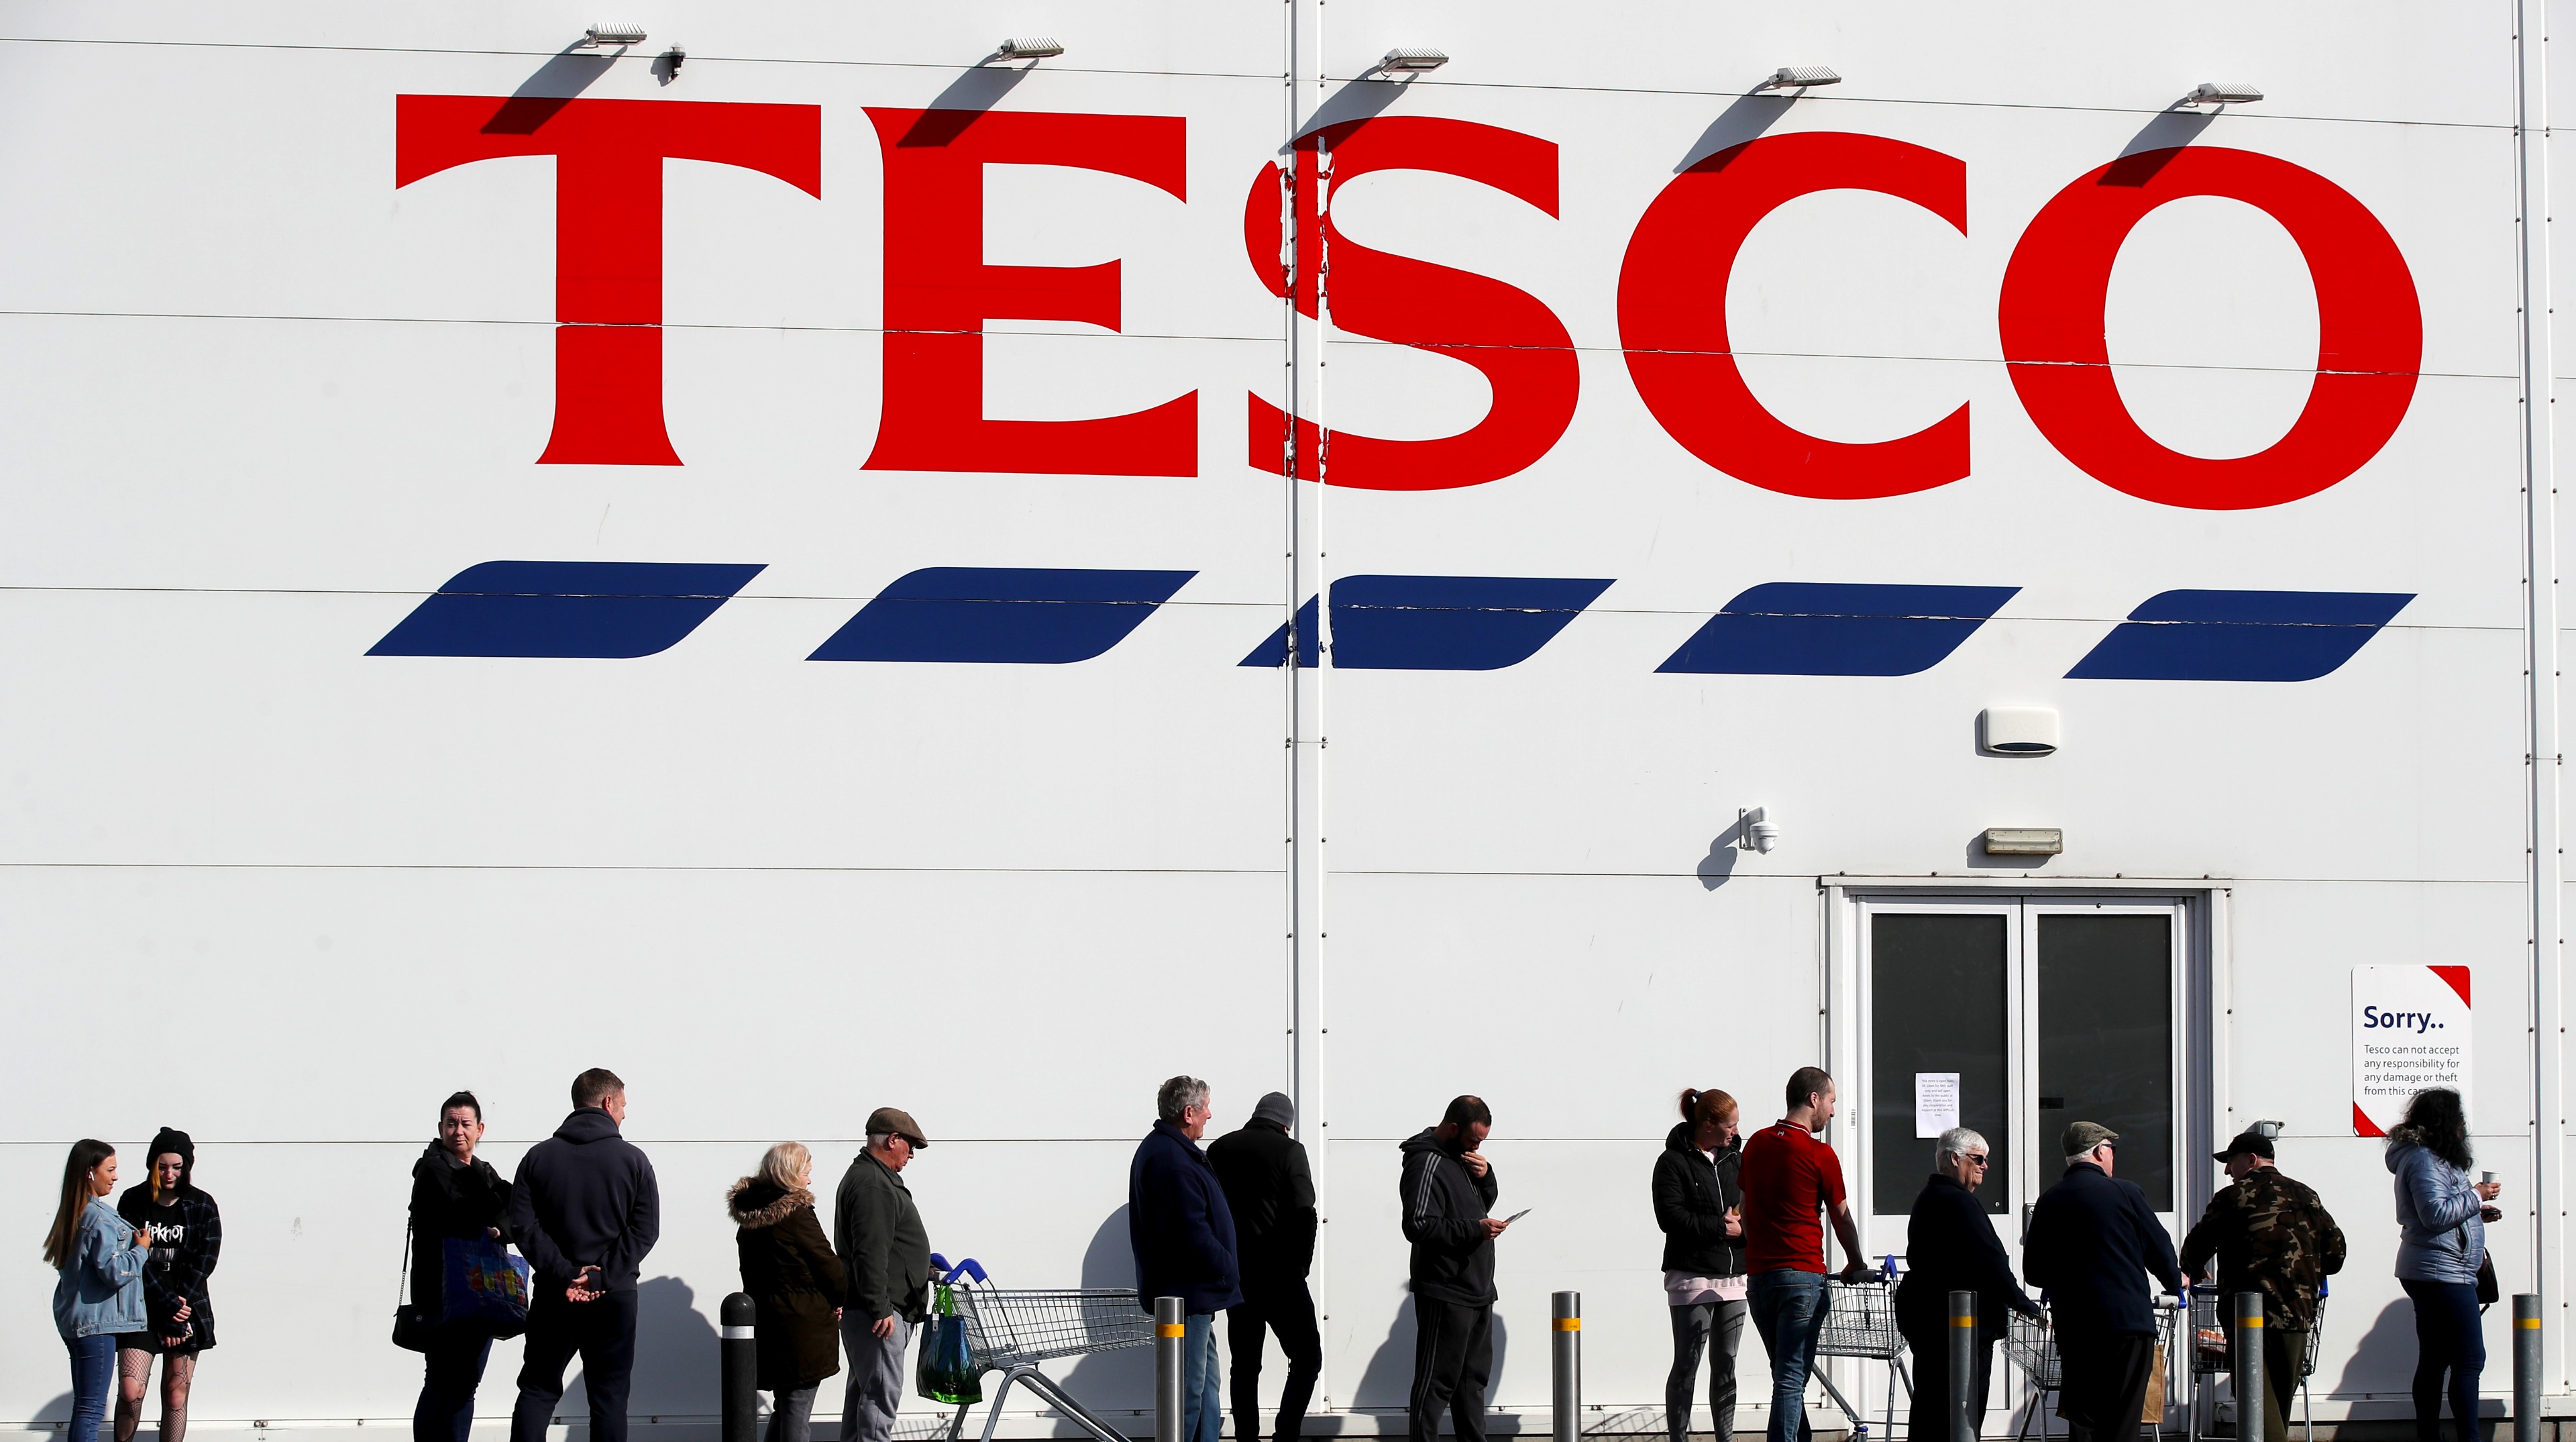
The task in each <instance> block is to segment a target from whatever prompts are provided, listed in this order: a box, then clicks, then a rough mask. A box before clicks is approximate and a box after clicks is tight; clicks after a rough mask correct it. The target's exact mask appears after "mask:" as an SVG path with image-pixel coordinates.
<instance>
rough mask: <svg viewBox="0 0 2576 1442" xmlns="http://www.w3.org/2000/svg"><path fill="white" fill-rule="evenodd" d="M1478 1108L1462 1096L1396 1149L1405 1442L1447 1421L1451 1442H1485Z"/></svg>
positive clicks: (1428, 1439)
mask: <svg viewBox="0 0 2576 1442" xmlns="http://www.w3.org/2000/svg"><path fill="white" fill-rule="evenodd" d="M1493 1126H1494V1114H1493V1113H1492V1112H1491V1111H1490V1110H1488V1109H1487V1108H1486V1106H1485V1103H1484V1102H1483V1101H1482V1100H1481V1099H1479V1098H1477V1097H1472V1096H1462V1097H1459V1098H1458V1099H1457V1100H1455V1101H1452V1102H1451V1103H1449V1110H1448V1112H1447V1114H1446V1115H1444V1116H1443V1117H1442V1118H1441V1121H1440V1125H1438V1126H1436V1127H1432V1128H1429V1129H1428V1130H1425V1131H1423V1132H1421V1133H1418V1134H1417V1135H1415V1136H1413V1137H1411V1138H1409V1139H1408V1140H1406V1141H1405V1143H1404V1144H1403V1148H1402V1150H1403V1153H1404V1175H1403V1180H1402V1181H1401V1183H1400V1186H1401V1188H1402V1193H1403V1199H1404V1239H1405V1240H1406V1241H1408V1242H1411V1243H1412V1244H1413V1265H1412V1280H1413V1323H1414V1334H1413V1394H1412V1397H1411V1399H1410V1401H1409V1404H1408V1411H1409V1413H1410V1417H1409V1427H1408V1431H1409V1434H1410V1436H1411V1439H1412V1442H1439V1438H1440V1414H1441V1413H1442V1412H1443V1411H1446V1412H1448V1413H1449V1415H1450V1418H1451V1421H1452V1422H1453V1424H1454V1430H1455V1431H1456V1433H1457V1435H1458V1439H1459V1442H1485V1389H1486V1386H1487V1384H1488V1382H1489V1381H1490V1380H1491V1379H1492V1376H1493V1371H1494V1238H1496V1237H1499V1236H1501V1235H1502V1234H1503V1228H1504V1227H1505V1226H1508V1225H1509V1223H1507V1222H1503V1221H1501V1220H1499V1219H1496V1218H1493V1217H1488V1216H1487V1215H1485V1214H1486V1212H1487V1211H1488V1210H1489V1209H1491V1208H1492V1206H1493V1204H1494V1197H1495V1196H1496V1195H1497V1187H1496V1184H1495V1181H1494V1169H1493V1167H1492V1166H1491V1165H1490V1164H1488V1163H1487V1162H1486V1160H1485V1158H1484V1155H1483V1154H1482V1153H1481V1152H1479V1151H1478V1150H1477V1148H1478V1147H1480V1146H1482V1145H1484V1141H1485V1137H1486V1135H1487V1134H1488V1133H1490V1132H1491V1131H1492V1130H1493Z"/></svg>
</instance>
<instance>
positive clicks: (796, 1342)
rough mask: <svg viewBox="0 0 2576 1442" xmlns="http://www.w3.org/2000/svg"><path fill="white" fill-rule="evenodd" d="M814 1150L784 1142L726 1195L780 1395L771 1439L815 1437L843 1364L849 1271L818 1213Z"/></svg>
mask: <svg viewBox="0 0 2576 1442" xmlns="http://www.w3.org/2000/svg"><path fill="white" fill-rule="evenodd" d="M813 1180H814V1156H813V1153H811V1152H808V1151H807V1150H805V1148H804V1147H803V1146H801V1145H799V1144H797V1143H795V1142H780V1143H779V1144H778V1145H776V1146H774V1147H771V1148H770V1149H769V1154H768V1155H767V1156H765V1157H763V1158H761V1161H760V1175H758V1176H756V1177H745V1178H743V1179H742V1180H741V1181H738V1182H736V1183H734V1184H733V1189H732V1190H731V1191H729V1192H727V1193H726V1194H725V1203H726V1209H727V1210H729V1211H730V1212H732V1213H733V1220H734V1225H735V1227H736V1228H738V1230H737V1231H736V1232H735V1233H734V1246H735V1247H736V1248H737V1249H738V1250H739V1251H740V1253H741V1255H742V1289H743V1290H744V1291H745V1292H748V1293H750V1294H751V1300H752V1303H753V1305H754V1306H755V1307H756V1308H757V1311H756V1313H755V1316H754V1326H755V1327H756V1328H757V1331H756V1332H755V1333H754V1334H753V1335H754V1340H755V1345H756V1346H757V1348H758V1355H759V1367H758V1373H759V1385H760V1389H761V1390H762V1391H764V1392H769V1393H773V1394H775V1395H774V1397H773V1399H772V1405H771V1407H770V1413H769V1442H810V1439H811V1437H812V1435H813V1422H812V1418H813V1414H814V1392H815V1389H816V1388H817V1387H819V1386H821V1385H822V1382H823V1379H824V1378H826V1377H829V1376H831V1375H832V1374H833V1373H835V1372H838V1371H840V1370H841V1330H840V1316H841V1298H842V1297H843V1295H844V1294H846V1293H847V1292H848V1290H849V1285H850V1282H849V1274H848V1273H847V1272H845V1271H844V1270H843V1269H842V1267H841V1259H840V1258H839V1257H837V1256H835V1255H833V1252H832V1244H831V1242H830V1241H828V1240H826V1239H825V1238H824V1236H823V1224H822V1223H821V1222H819V1221H817V1220H815V1217H814V1193H813V1191H812V1189H811V1188H812V1185H813Z"/></svg>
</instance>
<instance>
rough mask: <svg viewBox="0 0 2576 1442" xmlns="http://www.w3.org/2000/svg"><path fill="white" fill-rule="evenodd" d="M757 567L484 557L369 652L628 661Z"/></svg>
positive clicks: (662, 644)
mask: <svg viewBox="0 0 2576 1442" xmlns="http://www.w3.org/2000/svg"><path fill="white" fill-rule="evenodd" d="M762 569H763V567H760V566H755V565H709V564H683V563H669V562H652V561H485V562H483V563H482V564H480V565H475V566H468V567H466V568H465V569H464V570H462V571H459V572H457V573H456V574H455V575H454V576H452V577H450V578H448V581H447V584H445V585H443V586H441V587H439V588H438V590H437V592H436V593H435V594H433V595H432V596H430V597H429V599H427V600H425V601H423V602H421V603H420V604H419V605H417V606H415V607H413V608H412V611H411V614H410V615H408V616H405V617H403V618H402V621H401V622H400V623H399V624H397V625H396V626H395V627H394V628H393V629H392V630H390V631H388V632H386V633H385V637H384V639H383V640H381V641H378V642H377V643H376V644H375V645H374V646H373V647H372V648H371V649H369V650H368V652H367V654H368V655H370V656H527V657H549V658H557V659H563V658H585V659H592V660H632V659H634V658H635V657H638V656H650V655H653V654H654V653H656V652H659V651H667V650H669V649H671V647H673V646H675V645H678V644H679V643H680V641H681V639H682V638H683V637H685V636H687V635H688V634H689V633H690V632H691V631H694V630H696V629H697V628H698V626H699V624H700V623H702V622H704V621H705V620H706V619H707V618H708V617H709V616H712V615H714V614H715V613H716V608H717V607H719V606H721V605H723V604H724V603H725V602H726V601H728V600H731V599H732V598H733V595H734V593H735V592H737V591H740V590H741V589H742V588H743V586H744V585H745V584H746V583H748V582H749V581H750V580H751V578H752V577H754V576H757V575H759V574H760V573H761V571H762Z"/></svg>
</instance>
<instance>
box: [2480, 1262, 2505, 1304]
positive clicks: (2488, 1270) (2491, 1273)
mask: <svg viewBox="0 0 2576 1442" xmlns="http://www.w3.org/2000/svg"><path fill="white" fill-rule="evenodd" d="M2502 1295H2503V1292H2502V1291H2501V1290H2499V1289H2498V1288H2497V1286H2496V1274H2495V1253H2493V1252H2480V1253H2478V1305H2479V1306H2481V1307H2492V1306H2494V1305H2495V1304H2496V1300H2497V1299H2498V1298H2499V1297H2501V1296H2502Z"/></svg>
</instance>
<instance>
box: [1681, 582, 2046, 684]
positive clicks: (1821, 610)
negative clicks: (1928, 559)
mask: <svg viewBox="0 0 2576 1442" xmlns="http://www.w3.org/2000/svg"><path fill="white" fill-rule="evenodd" d="M2020 589H2021V588H2020V587H2018V586H1881V585H1863V584H1849V585H1841V584H1823V583H1815V582H1806V581H1773V582H1770V583H1768V584H1766V585H1760V586H1755V587H1752V588H1751V589H1749V590H1747V591H1745V592H1743V593H1742V594H1740V595H1738V596H1737V597H1736V598H1735V599H1734V600H1732V601H1729V602H1727V603H1726V608H1725V609H1724V610H1722V611H1720V612H1718V613H1717V614H1716V615H1714V616H1711V617H1710V618H1709V619H1708V622H1707V624H1706V625H1703V626H1701V627H1700V628H1699V630H1697V631H1695V632H1693V633H1692V635H1691V638H1690V639H1689V640H1687V641H1684V642H1683V643H1682V645H1681V649H1680V650H1678V651H1675V652H1673V654H1672V655H1671V656H1670V657H1669V658H1667V659H1666V660H1665V662H1664V664H1662V665H1661V666H1658V667H1656V668H1655V669H1656V670H1657V671H1658V672H1671V673H1677V674H1685V675H1719V676H1725V675H1733V676H1911V675H1913V674H1914V673H1915V672H1917V671H1927V670H1930V669H1931V668H1932V667H1934V666H1937V665H1939V664H1940V663H1941V662H1942V660H1943V659H1945V658H1946V657H1948V656H1949V654H1950V653H1951V652H1953V651H1955V650H1957V649H1959V644H1960V643H1961V642H1963V641H1965V640H1967V639H1968V638H1969V637H1970V636H1972V635H1975V634H1976V631H1977V628H1978V627H1979V626H1982V625H1984V624H1985V623H1986V621H1987V620H1988V619H1989V618H1990V617H1992V616H1993V615H1994V614H1995V612H1996V611H1997V610H1999V609H2001V608H2002V606H2003V604H2004V602H2006V601H2009V600H2011V599H2012V598H2013V596H2014V595H2015V594H2016V593H2017V592H2019V591H2020Z"/></svg>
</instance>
